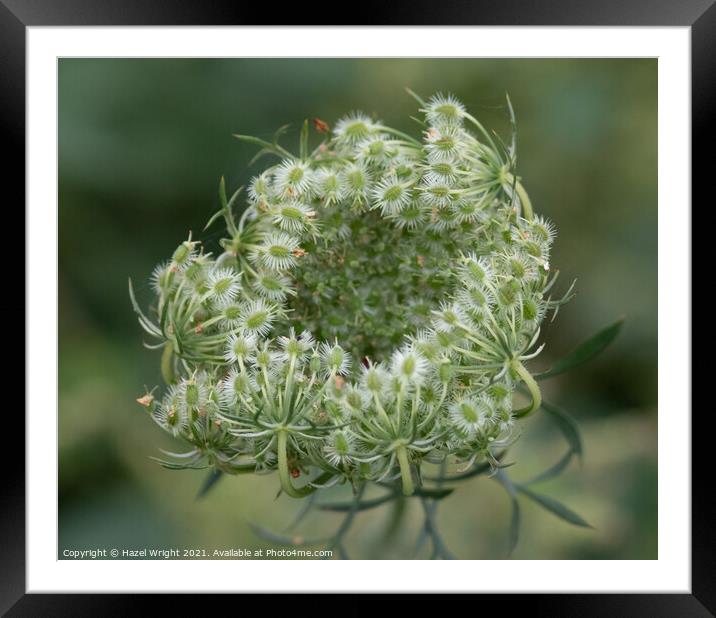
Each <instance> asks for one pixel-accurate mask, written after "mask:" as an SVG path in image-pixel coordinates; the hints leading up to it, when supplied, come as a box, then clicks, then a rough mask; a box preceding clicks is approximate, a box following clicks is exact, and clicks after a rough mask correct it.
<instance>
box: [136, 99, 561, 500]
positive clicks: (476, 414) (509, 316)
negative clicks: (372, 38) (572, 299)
mask: <svg viewBox="0 0 716 618" xmlns="http://www.w3.org/2000/svg"><path fill="white" fill-rule="evenodd" d="M421 111H422V113H423V114H424V118H425V126H424V131H423V135H422V139H420V140H418V139H416V138H414V137H411V136H409V135H407V134H405V133H402V132H400V131H397V130H394V129H392V128H390V127H388V126H386V125H385V124H383V123H381V122H379V121H377V120H375V119H372V118H369V117H367V116H364V115H362V114H359V113H353V114H350V115H348V116H346V117H345V118H343V119H341V120H340V121H339V122H338V123H336V125H335V127H334V130H333V133H332V134H331V135H326V136H325V139H324V140H323V141H322V143H321V144H320V145H319V146H318V147H317V148H315V149H314V150H313V151H310V150H309V148H308V130H307V129H308V124H306V125H305V126H304V131H303V132H302V137H301V147H300V153H299V155H297V156H294V155H291V154H290V153H289V152H288V151H287V150H285V149H284V148H283V147H281V146H279V145H278V143H277V142H274V143H269V142H263V141H262V140H257V139H254V138H244V137H243V136H237V137H241V138H242V139H245V140H246V141H252V142H254V143H257V144H259V145H261V146H262V148H263V152H264V153H268V154H273V155H276V156H278V157H279V159H280V160H279V161H278V162H277V163H275V164H274V165H271V166H270V167H267V168H266V169H265V170H264V171H263V172H262V173H260V174H259V175H257V176H256V177H255V178H254V179H253V180H252V181H251V184H250V186H249V189H248V192H247V195H248V200H247V203H246V206H245V208H244V209H243V212H242V214H241V216H240V217H239V218H238V220H237V219H235V216H234V213H235V211H236V210H237V208H236V204H237V202H238V201H239V199H240V193H239V192H237V193H236V194H234V196H232V198H231V199H230V200H227V198H226V195H225V192H224V187H223V182H222V185H221V189H220V198H221V202H222V209H221V211H220V212H219V213H217V218H218V217H220V216H223V218H224V220H225V222H226V228H227V237H226V238H225V239H224V240H223V241H222V242H221V250H220V251H219V252H218V253H217V254H216V255H213V254H211V253H208V252H207V251H206V250H205V249H204V248H203V247H202V245H201V244H200V243H199V242H198V241H197V240H195V239H192V238H191V236H190V237H189V238H188V239H187V240H186V241H184V242H182V243H181V244H180V245H179V246H178V248H177V249H176V251H175V252H174V254H173V255H172V257H171V259H169V260H168V261H167V262H166V263H164V264H162V265H160V266H158V267H157V269H156V270H155V272H154V274H153V276H152V282H153V287H154V290H155V291H156V294H157V303H156V306H155V307H154V310H155V316H154V317H153V319H150V318H148V317H146V316H145V315H144V314H141V312H140V323H141V324H142V326H143V327H144V329H145V331H147V333H148V334H150V335H151V336H152V337H154V338H156V340H157V347H161V346H163V347H164V354H163V357H162V358H163V360H162V368H163V375H164V376H165V379H167V381H169V382H170V384H169V386H168V390H167V392H166V393H165V394H164V395H163V396H161V397H159V398H158V399H157V400H156V401H155V400H154V397H153V396H152V395H147V396H145V397H144V398H142V400H141V403H143V404H144V405H145V406H146V407H147V409H148V410H149V412H150V413H151V416H152V418H153V419H154V420H155V421H156V422H157V423H158V424H159V425H160V426H161V427H162V428H164V429H165V430H167V431H169V432H171V433H172V434H174V435H175V436H177V437H180V438H182V439H183V440H184V441H186V442H187V443H189V444H190V445H192V450H191V451H190V452H189V453H188V454H187V457H188V461H189V462H190V463H192V464H196V463H197V462H199V461H205V462H206V463H208V464H209V465H213V466H216V467H217V468H218V469H220V470H222V471H224V472H229V473H238V472H245V471H247V470H255V471H256V472H257V473H259V472H265V471H271V470H278V472H279V478H280V482H281V486H282V488H283V490H284V492H285V493H287V494H289V495H290V496H293V497H302V496H305V495H307V494H309V493H311V492H312V491H314V490H315V489H316V488H319V487H324V486H328V485H331V484H334V483H336V482H340V481H344V480H348V481H350V482H353V483H359V482H360V481H362V480H374V481H379V482H380V481H388V480H391V479H394V478H398V477H401V478H402V487H403V492H404V493H406V494H411V493H413V491H414V490H415V487H416V485H417V484H418V483H419V479H420V476H419V475H418V474H416V472H417V470H418V468H419V467H420V465H421V463H422V462H423V461H428V462H441V461H444V460H445V459H446V458H451V461H460V462H465V463H466V464H468V465H471V464H472V463H474V462H476V461H478V460H484V461H486V462H488V463H489V464H490V465H494V466H498V465H499V463H498V461H497V459H496V457H495V454H496V453H497V452H498V451H502V450H504V448H505V447H506V446H507V445H509V444H510V443H512V442H513V441H514V440H515V439H516V437H517V435H518V428H517V418H519V417H521V416H524V415H526V414H528V413H530V412H532V411H533V410H534V409H536V408H537V407H539V405H540V393H539V387H538V386H537V383H536V381H535V380H534V379H533V378H532V376H531V375H530V373H529V371H528V370H527V368H526V367H525V362H526V361H528V360H529V359H531V358H533V357H534V356H535V355H536V354H537V353H539V351H540V349H541V348H538V347H537V342H538V338H539V334H540V324H541V322H542V320H543V319H544V317H545V315H546V314H547V312H548V311H549V310H551V309H555V308H556V307H557V306H558V305H559V304H561V303H562V302H564V300H565V299H564V298H563V299H559V300H554V299H552V298H551V297H550V290H551V288H552V286H553V284H554V281H555V278H556V274H552V270H551V268H550V263H549V255H550V248H551V245H552V242H553V239H554V228H553V226H552V224H551V223H549V222H548V221H546V220H545V219H543V218H542V217H540V216H536V215H534V213H533V210H532V205H531V203H530V201H529V198H528V197H527V193H526V191H525V189H524V187H523V185H522V184H521V181H520V179H519V177H518V176H517V175H516V173H515V169H514V168H515V153H514V148H513V147H512V146H509V147H508V146H505V145H504V144H503V143H502V142H501V141H500V140H498V139H497V138H495V137H493V136H492V135H491V134H490V133H488V132H487V131H486V130H485V129H484V128H483V127H482V125H481V124H480V123H479V122H478V121H477V120H476V119H475V118H474V117H472V116H471V115H470V114H469V113H468V112H467V111H466V110H465V108H464V107H463V105H462V104H461V103H460V102H459V101H457V100H456V99H455V98H453V97H452V96H441V95H436V96H434V97H433V98H431V99H430V100H429V101H428V102H422V101H421ZM315 126H316V127H317V129H318V130H321V131H325V129H326V123H324V122H323V121H316V122H315ZM213 221H214V219H212V221H211V222H210V223H213ZM135 305H136V303H135ZM137 310H138V308H137ZM521 382H524V384H525V386H526V387H527V391H528V392H529V394H530V397H531V401H530V402H529V403H528V404H527V406H526V407H523V408H520V409H514V408H513V399H514V398H515V389H516V387H517V386H518V385H519V384H520V383H521Z"/></svg>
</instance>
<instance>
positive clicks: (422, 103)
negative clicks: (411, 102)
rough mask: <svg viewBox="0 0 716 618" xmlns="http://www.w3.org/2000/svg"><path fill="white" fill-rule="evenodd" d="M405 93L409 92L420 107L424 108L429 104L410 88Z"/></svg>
mask: <svg viewBox="0 0 716 618" xmlns="http://www.w3.org/2000/svg"><path fill="white" fill-rule="evenodd" d="M405 92H407V93H408V94H409V95H410V96H411V97H413V98H414V99H415V100H416V101H417V102H418V104H419V105H421V106H422V107H427V103H425V101H424V100H423V99H422V98H420V96H419V95H417V94H415V93H414V92H413V91H412V90H411V89H410V88H406V89H405Z"/></svg>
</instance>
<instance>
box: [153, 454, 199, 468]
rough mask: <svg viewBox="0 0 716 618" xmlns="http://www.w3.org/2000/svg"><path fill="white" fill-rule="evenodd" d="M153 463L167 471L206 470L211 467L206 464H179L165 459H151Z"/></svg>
mask: <svg viewBox="0 0 716 618" xmlns="http://www.w3.org/2000/svg"><path fill="white" fill-rule="evenodd" d="M149 459H151V460H152V461H155V462H156V463H158V464H159V465H160V466H161V467H162V468H166V469H167V470H205V469H206V468H208V467H209V466H208V465H206V464H199V465H196V462H194V463H177V462H173V461H164V460H163V459H159V457H149Z"/></svg>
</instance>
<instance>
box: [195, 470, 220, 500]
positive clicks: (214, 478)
mask: <svg viewBox="0 0 716 618" xmlns="http://www.w3.org/2000/svg"><path fill="white" fill-rule="evenodd" d="M223 477H224V473H223V472H222V471H221V470H219V469H218V468H213V469H212V470H211V471H209V474H207V475H206V477H205V478H204V481H203V482H202V484H201V487H199V491H198V492H197V493H196V498H195V499H196V500H201V498H203V497H204V496H206V494H208V493H209V492H210V491H211V490H212V488H213V487H214V486H215V485H216V484H217V483H218V482H219V481H220V480H221V479H222V478H223Z"/></svg>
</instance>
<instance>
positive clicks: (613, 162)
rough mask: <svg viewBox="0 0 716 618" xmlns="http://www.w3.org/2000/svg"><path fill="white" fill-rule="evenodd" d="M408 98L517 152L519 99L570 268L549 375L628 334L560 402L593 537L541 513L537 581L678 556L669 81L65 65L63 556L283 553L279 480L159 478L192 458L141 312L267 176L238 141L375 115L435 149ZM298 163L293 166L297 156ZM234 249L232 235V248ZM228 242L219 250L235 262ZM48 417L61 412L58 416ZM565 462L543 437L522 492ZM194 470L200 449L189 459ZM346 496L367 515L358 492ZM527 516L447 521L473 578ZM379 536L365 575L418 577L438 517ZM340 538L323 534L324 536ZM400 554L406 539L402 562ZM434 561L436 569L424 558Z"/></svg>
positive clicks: (622, 64)
mask: <svg viewBox="0 0 716 618" xmlns="http://www.w3.org/2000/svg"><path fill="white" fill-rule="evenodd" d="M404 87H409V88H411V89H413V90H414V91H416V92H418V93H420V94H422V95H424V96H428V95H429V94H431V93H433V92H435V91H450V92H453V93H454V94H455V95H457V96H458V97H459V98H460V99H461V100H462V101H463V102H464V103H465V104H466V105H467V106H468V108H469V109H470V111H471V112H472V113H473V114H474V115H476V116H477V117H478V118H480V119H481V120H482V121H483V123H484V124H485V125H487V126H488V127H492V128H495V129H496V130H497V131H499V132H501V133H502V134H503V135H507V132H508V129H509V124H508V122H507V112H506V107H505V98H504V96H505V93H509V95H510V98H511V100H512V103H513V105H514V108H515V111H516V114H517V120H518V153H519V161H518V170H519V173H520V174H521V175H522V176H523V178H524V179H525V184H526V187H527V189H528V191H529V192H530V195H531V197H532V200H533V203H534V205H535V208H536V209H537V210H538V211H539V212H542V213H544V214H546V215H547V216H549V217H550V218H552V219H553V220H554V221H555V222H556V224H557V227H558V230H559V236H558V238H557V242H556V248H555V253H554V257H553V260H552V263H553V264H554V265H555V266H558V267H559V268H560V270H561V272H562V274H561V277H560V282H561V286H562V289H566V287H567V286H568V284H569V282H570V281H571V280H572V279H574V278H577V279H578V281H577V291H578V295H577V297H576V298H575V299H574V300H573V301H572V302H571V303H569V304H568V305H567V306H566V307H564V308H563V309H562V310H561V311H560V314H559V316H558V318H557V320H556V322H555V323H554V324H553V325H551V326H549V327H548V328H547V341H548V346H547V348H546V350H545V352H544V353H543V354H542V356H540V357H539V358H538V359H537V360H536V361H534V362H533V363H532V367H534V368H537V369H539V368H546V367H547V366H548V365H549V363H550V359H551V358H556V357H558V356H560V355H561V354H563V353H565V352H567V351H569V350H570V349H571V348H572V347H574V346H575V345H576V344H577V343H578V342H580V341H581V340H583V339H585V338H586V337H588V336H589V335H591V334H592V333H593V332H594V331H596V330H597V329H599V328H600V327H602V326H604V325H606V324H608V323H610V322H612V321H613V320H614V319H615V318H617V317H619V316H622V315H624V316H626V318H627V320H626V324H625V327H624V329H623V332H622V334H621V336H620V337H619V339H618V340H617V342H616V343H615V344H614V345H613V346H612V347H611V348H609V349H608V350H607V352H606V353H605V354H603V355H602V356H601V357H600V358H599V359H597V360H596V361H594V362H592V363H591V364H589V365H586V366H583V367H581V368H579V369H576V370H574V371H573V372H571V373H570V374H568V375H566V376H562V377H560V378H557V379H554V380H552V381H551V382H549V383H547V384H546V385H545V395H546V398H548V399H549V400H551V401H554V402H556V403H559V404H560V405H562V406H563V407H564V408H566V409H567V410H569V411H570V412H571V413H572V414H573V415H574V416H575V417H576V418H577V419H578V421H579V423H580V426H581V428H582V430H583V437H584V442H585V458H584V463H583V465H582V467H581V469H580V467H579V465H578V464H577V463H572V464H571V466H570V468H569V469H568V470H567V472H566V473H565V474H564V475H563V476H562V477H560V478H559V479H557V480H553V481H549V482H547V483H545V484H544V486H542V487H540V488H539V489H540V491H543V492H544V493H548V494H550V495H552V496H554V497H555V498H557V499H559V500H560V501H562V502H564V503H565V504H567V505H568V506H570V507H571V508H573V509H574V510H576V511H577V512H578V513H580V514H581V515H582V516H583V517H584V518H585V519H586V520H587V521H589V522H590V523H591V524H592V526H593V529H584V528H577V527H572V526H570V525H569V524H567V523H564V522H563V521H561V520H559V519H557V518H555V517H554V516H553V515H551V514H549V513H547V512H546V511H543V510H541V509H539V508H538V507H536V506H534V505H533V504H531V503H527V502H526V501H524V500H523V501H522V502H523V529H522V535H521V540H520V544H519V546H518V548H517V550H516V552H515V553H514V555H513V557H514V558H518V559H655V558H656V557H657V536H656V535H657V528H656V525H657V510H656V509H657V464H656V454H657V453H656V444H657V441H656V438H657V391H656V387H657V335H656V333H657V261H656V259H657V63H656V60H653V59H574V60H571V59H565V60H563V59H545V60H532V59H530V60H518V59H514V60H513V59H510V60H494V59H444V60H421V59H410V60H402V59H385V60H383V59H375V60H365V59H336V60H334V59H290V60H281V59H252V60H244V59H181V60H175V59H146V60H145V59H62V60H60V62H59V235H60V242H59V289H60V294H59V312H60V315H59V326H60V370H59V378H60V382H59V389H60V392H59V431H60V439H59V471H60V472H59V509H60V511H59V512H60V517H59V545H60V547H59V549H60V554H61V551H62V550H63V549H65V548H71V549H82V548H92V547H108V548H109V547H120V548H122V547H127V548H141V547H158V548H164V547H187V548H207V549H213V548H225V547H245V548H252V547H253V548H258V547H266V542H265V541H263V540H260V539H258V538H257V537H255V536H254V534H253V533H252V531H251V528H250V526H249V524H250V523H251V522H253V523H259V524H262V525H265V526H267V527H270V528H272V529H273V530H276V531H279V532H280V531H281V530H282V529H285V527H286V526H287V525H288V524H289V522H290V521H291V519H292V517H293V516H294V515H295V514H296V512H297V510H298V509H299V508H300V506H301V505H300V504H298V503H297V502H296V501H293V500H291V499H290V498H286V497H285V496H282V497H280V498H279V499H275V495H276V491H277V489H278V481H277V479H275V478H272V477H258V478H256V477H252V476H245V477H237V478H231V479H225V480H223V481H222V482H221V483H219V484H218V485H217V486H216V487H215V488H214V490H213V491H212V492H211V493H210V494H209V495H208V496H207V497H206V498H204V499H203V500H200V501H197V500H195V494H196V492H197V489H198V488H199V486H200V485H201V482H202V479H203V476H204V471H197V472H194V471H181V472H174V471H168V470H164V469H162V468H160V467H159V466H157V465H156V464H154V463H152V462H151V461H149V459H148V456H149V455H158V454H159V451H158V450H157V449H158V448H159V447H163V448H168V449H173V448H176V445H175V444H173V443H172V440H171V439H170V438H168V437H167V436H165V435H164V434H163V433H162V432H161V431H160V430H159V429H158V428H157V427H156V426H155V425H154V424H153V423H152V422H151V421H150V420H149V419H148V418H147V417H146V415H145V414H144V410H143V409H142V408H141V407H140V406H138V405H137V404H136V403H135V401H134V400H135V398H136V397H138V396H140V395H141V394H143V392H144V385H145V384H146V385H147V386H149V387H150V388H151V387H152V386H154V385H155V384H159V383H160V381H161V378H160V375H159V358H158V355H157V353H156V352H152V351H149V350H146V349H144V348H143V347H142V333H141V332H140V328H139V326H138V324H137V323H136V320H135V318H134V315H133V313H132V310H131V307H130V303H129V299H128V295H127V277H128V276H131V277H132V279H133V281H134V282H135V284H136V288H137V291H138V296H139V298H140V302H144V303H145V304H146V303H148V302H149V300H150V297H151V292H150V290H149V286H148V284H147V283H146V281H147V278H148V276H149V274H150V273H151V270H152V268H153V266H154V265H155V264H156V263H157V262H159V261H160V260H163V259H164V258H166V257H167V256H168V255H170V254H171V252H172V250H173V249H174V247H175V246H176V245H177V243H178V242H179V241H181V240H182V239H184V238H185V237H186V234H187V231H188V230H190V229H192V230H195V232H199V231H200V230H201V229H202V228H203V226H204V224H205V222H206V221H207V219H208V217H209V216H210V214H211V213H213V212H214V210H215V209H216V207H217V199H216V190H217V185H218V180H219V177H220V175H224V176H225V177H226V179H227V184H228V186H229V188H233V187H237V186H239V185H241V184H244V183H245V182H246V181H247V180H248V179H249V178H250V176H251V175H252V168H249V167H248V162H249V160H250V158H251V157H252V156H253V154H254V152H255V151H254V150H253V149H252V148H251V147H250V146H248V145H245V144H242V143H240V142H238V141H237V140H235V139H233V138H232V137H231V134H232V133H234V132H235V133H249V134H254V135H257V136H260V137H264V138H268V137H270V136H271V135H272V134H273V132H274V131H275V129H276V128H278V127H279V126H280V125H283V124H286V123H291V124H292V128H291V129H290V130H289V131H288V133H287V135H286V137H285V138H284V143H285V144H286V145H288V146H290V147H292V148H295V147H296V146H297V143H298V130H299V126H300V123H301V122H302V120H303V119H304V118H313V117H320V118H322V119H324V120H326V121H327V122H329V123H331V124H332V123H333V122H335V120H336V119H337V118H338V117H339V116H340V115H342V114H343V113H345V112H347V111H350V110H353V109H361V110H363V111H366V112H368V113H375V114H377V115H378V117H379V118H381V119H383V120H385V121H386V122H387V123H389V124H392V125H393V126H396V127H397V128H401V129H404V130H408V131H411V132H413V133H414V134H417V133H418V132H419V128H418V127H417V125H415V124H414V123H413V122H412V121H411V120H410V119H409V116H410V115H414V114H416V104H415V102H414V100H413V99H411V98H410V97H409V96H408V95H407V94H405V92H404ZM294 142H295V143H294ZM217 230H218V227H217ZM217 236H218V232H217V233H215V234H213V235H210V237H209V240H210V242H211V240H215V239H216V238H217ZM49 413H50V412H49V411H48V414H49ZM565 449H566V447H565V446H564V442H563V439H562V438H561V436H560V434H559V432H558V431H557V430H556V429H555V427H554V425H552V424H551V423H550V422H549V420H548V419H546V418H545V417H544V415H539V414H538V415H536V416H535V417H534V418H531V419H529V420H528V421H527V422H526V423H525V430H524V433H523V436H522V438H521V440H520V441H519V443H518V445H517V446H516V447H515V449H514V455H513V458H514V460H516V461H517V462H518V463H517V465H515V466H514V467H513V468H511V470H510V472H511V475H512V477H513V478H514V479H516V480H525V479H527V478H529V477H531V476H533V475H534V474H536V473H537V472H539V471H541V470H542V469H543V468H546V467H547V466H549V465H550V464H552V463H554V462H556V461H557V460H558V459H559V457H560V456H561V455H562V453H563V452H564V451H565ZM176 450H180V449H176ZM334 494H335V495H341V494H344V495H345V494H346V489H345V488H338V489H337V490H335V492H334ZM509 513H510V511H509V501H508V499H507V496H506V494H505V493H504V490H503V489H502V488H501V487H500V486H499V485H498V484H497V483H496V482H494V481H492V480H490V479H487V478H485V477H480V478H477V479H473V480H472V481H470V482H469V483H465V484H463V485H460V486H459V487H458V489H457V490H456V491H455V493H454V494H453V495H452V496H450V497H449V498H448V499H447V500H445V501H444V502H443V503H442V504H441V506H440V510H439V511H438V520H439V522H440V525H441V528H442V530H443V531H444V535H445V540H446V542H447V545H448V546H449V547H451V548H452V550H453V551H454V553H455V554H456V555H457V556H458V557H459V558H469V559H476V558H501V557H503V556H504V555H505V546H506V539H507V527H508V522H509ZM390 516H391V513H390V509H378V510H374V511H369V512H366V513H363V514H361V515H360V516H359V517H358V519H357V521H356V524H355V528H354V530H353V532H352V533H351V535H350V537H349V538H350V541H349V542H348V543H347V548H348V550H349V552H350V553H351V556H352V557H360V558H399V557H411V556H412V554H411V549H410V548H411V547H412V546H413V545H414V541H415V538H416V536H417V535H418V532H419V527H420V524H421V522H422V512H421V508H420V505H419V502H418V501H417V500H409V501H408V506H407V510H406V514H405V518H404V520H403V522H402V524H401V525H400V527H399V529H398V531H397V532H396V533H390V532H389V531H388V526H389V525H390ZM339 522H340V516H337V515H331V514H326V515H322V514H316V515H311V516H309V517H308V519H307V520H306V521H305V524H304V525H303V526H302V528H301V532H302V533H304V532H305V533H306V534H309V535H310V534H325V533H326V532H329V531H331V530H332V529H333V528H334V527H335V526H337V525H338V524H339ZM386 535H387V537H388V538H387V540H386ZM425 555H427V554H426V553H425V552H424V551H423V552H421V553H420V554H418V556H417V557H425Z"/></svg>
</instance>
